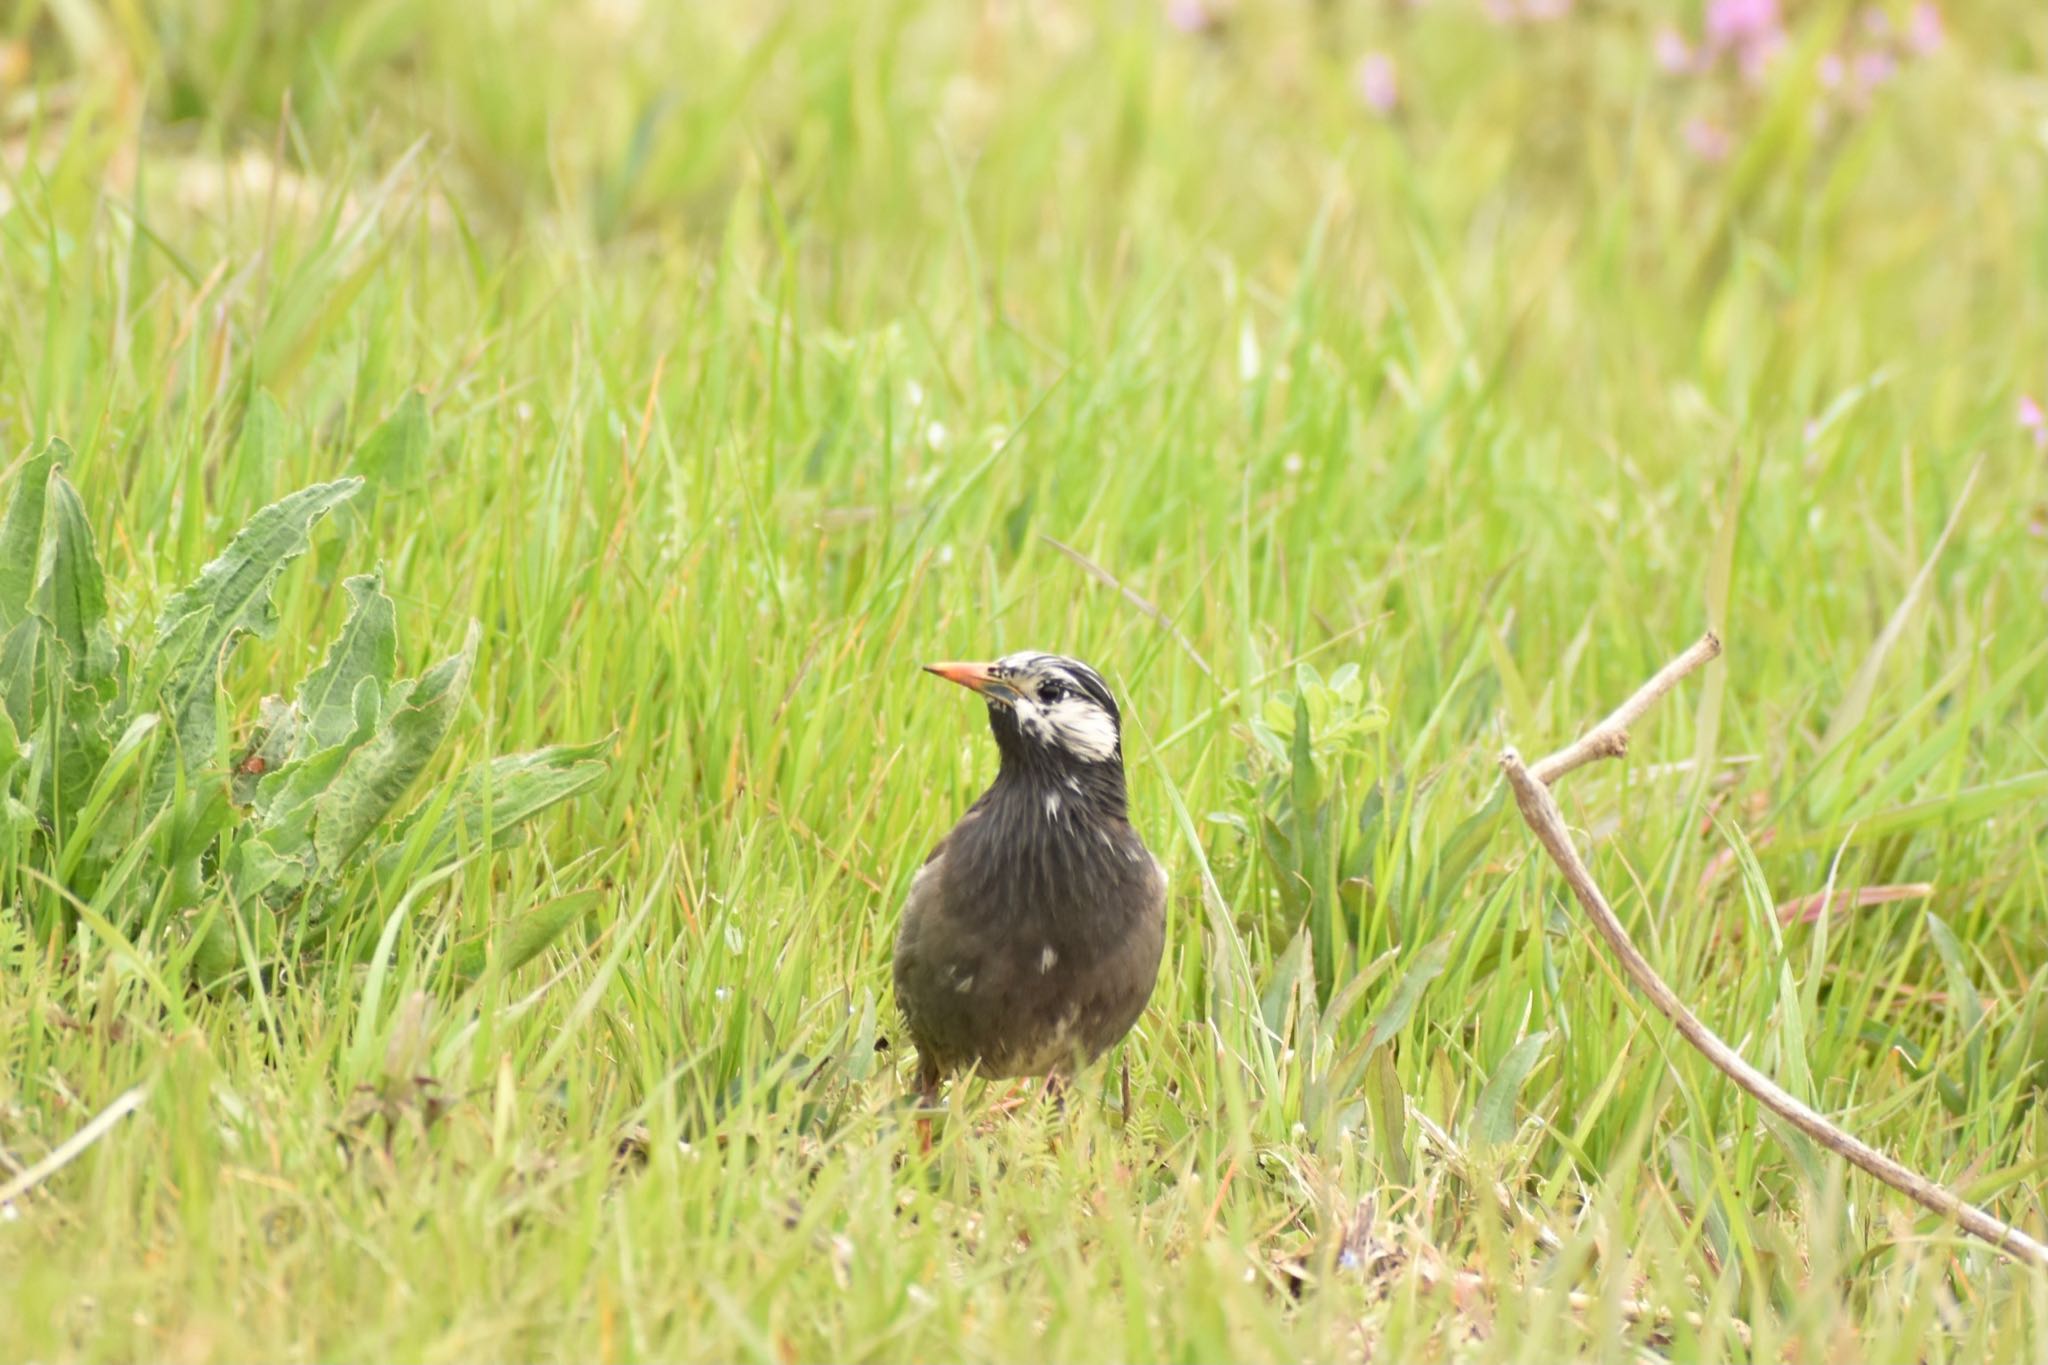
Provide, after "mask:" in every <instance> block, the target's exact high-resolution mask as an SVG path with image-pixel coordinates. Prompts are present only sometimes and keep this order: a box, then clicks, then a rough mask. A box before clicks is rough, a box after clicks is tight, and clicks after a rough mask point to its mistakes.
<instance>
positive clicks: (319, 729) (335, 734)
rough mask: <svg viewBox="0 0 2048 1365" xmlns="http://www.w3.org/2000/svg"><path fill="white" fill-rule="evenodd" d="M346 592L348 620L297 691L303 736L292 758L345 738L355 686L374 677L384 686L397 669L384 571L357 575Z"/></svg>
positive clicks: (392, 614) (352, 717) (352, 714)
mask: <svg viewBox="0 0 2048 1365" xmlns="http://www.w3.org/2000/svg"><path fill="white" fill-rule="evenodd" d="M342 586H343V587H345V588H346V589H347V590H348V596H349V613H348V621H347V623H346V624H344V625H343V626H342V628H341V634H340V636H338V637H337V638H336V639H335V641H334V646H333V648H331V649H329V650H328V651H327V660H326V662H324V663H322V664H321V665H320V667H318V668H316V669H314V670H313V671H312V672H311V673H310V674H308V675H307V676H306V681H305V682H304V683H303V684H301V685H300V687H299V720H300V725H299V732H298V735H297V737H296V739H295V741H294V743H293V745H292V751H291V752H292V756H293V757H302V756H304V755H306V754H310V753H314V752H316V751H318V750H321V749H325V748H327V747H329V746H330V745H335V744H339V743H341V742H342V741H343V740H345V739H347V738H348V736H349V732H350V731H351V730H353V729H354V728H355V703H354V698H355V690H356V684H358V683H359V682H361V681H362V680H363V679H364V678H374V679H375V680H376V682H377V684H378V686H379V687H380V688H381V687H386V686H389V685H390V683H391V679H392V675H393V674H395V673H396V672H397V671H398V618H397V612H396V609H395V608H393V606H392V604H391V599H390V598H389V597H386V596H385V595H384V575H383V574H382V573H374V574H359V575H357V576H356V577H354V578H351V579H349V580H348V582H347V583H345V584H343V585H342Z"/></svg>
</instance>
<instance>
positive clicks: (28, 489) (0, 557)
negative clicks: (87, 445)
mask: <svg viewBox="0 0 2048 1365" xmlns="http://www.w3.org/2000/svg"><path fill="white" fill-rule="evenodd" d="M69 458H71V447H69V446H67V445H65V444H64V443H63V442H62V441H54V440H53V441H51V442H50V443H49V444H48V445H46V446H44V447H43V451H42V454H40V455H37V456H36V457H35V458H34V459H32V460H30V461H29V462H28V463H27V464H26V465H23V466H22V469H21V473H20V474H18V475H16V476H15V480H14V496H13V497H12V498H10V499H9V500H8V503H7V517H6V519H5V520H4V521H0V625H6V626H10V627H11V626H13V625H15V624H16V623H17V622H20V621H23V620H26V619H27V618H28V614H29V611H28V604H29V597H30V595H31V594H32V593H33V592H34V591H35V586H36V559H37V554H38V547H39V546H40V545H41V544H42V542H43V495H44V493H45V492H46V491H47V489H48V487H49V482H50V471H51V470H52V469H54V468H55V467H56V466H57V465H59V464H60V463H62V462H63V461H65V460H68V459H69Z"/></svg>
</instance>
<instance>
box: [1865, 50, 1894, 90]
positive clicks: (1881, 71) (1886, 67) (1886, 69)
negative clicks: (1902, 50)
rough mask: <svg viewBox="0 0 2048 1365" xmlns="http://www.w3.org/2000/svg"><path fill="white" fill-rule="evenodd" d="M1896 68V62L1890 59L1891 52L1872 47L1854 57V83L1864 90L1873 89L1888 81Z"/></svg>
mask: <svg viewBox="0 0 2048 1365" xmlns="http://www.w3.org/2000/svg"><path fill="white" fill-rule="evenodd" d="M1897 70H1898V63H1897V62H1895V61H1893V60H1892V54H1891V53H1889V52H1880V51H1878V50H1877V49H1875V48H1873V49H1872V50H1870V51H1869V52H1864V53H1860V54H1858V56H1857V58H1856V84H1857V86H1858V87H1860V88H1861V89H1864V90H1875V89H1877V87H1879V86H1880V85H1883V84H1884V83H1885V82H1886V81H1889V80H1890V79H1891V78H1892V75H1893V73H1894V72H1896V71H1897Z"/></svg>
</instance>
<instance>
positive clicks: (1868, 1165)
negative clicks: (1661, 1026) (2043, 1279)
mask: <svg viewBox="0 0 2048 1365" xmlns="http://www.w3.org/2000/svg"><path fill="white" fill-rule="evenodd" d="M1720 652H1721V641H1720V640H1719V639H1718V638H1717V637H1716V636H1714V635H1713V634H1711V633H1709V634H1708V635H1706V636H1705V637H1704V638H1703V639H1701V640H1700V641H1699V642H1698V643H1697V644H1695V645H1693V646H1692V648H1690V649H1688V650H1686V651H1685V653H1683V654H1681V655H1679V656H1678V657H1677V658H1676V659H1673V660H1672V661H1671V662H1670V663H1668V664H1666V665H1665V666H1664V668H1663V669H1662V670H1660V671H1659V672H1658V674H1657V675H1656V676H1655V677H1653V678H1651V679H1650V681H1649V682H1647V683H1645V684H1643V686H1642V687H1641V688H1640V689H1639V690H1638V691H1637V692H1636V694H1635V695H1634V696H1632V697H1630V698H1629V699H1628V700H1627V701H1625V702H1623V703H1622V704H1621V706H1620V707H1618V708H1617V709H1616V710H1615V712H1614V714H1612V715H1610V716H1609V717H1607V719H1605V720H1603V721H1601V722H1600V723H1599V724H1598V725H1596V726H1594V727H1593V728H1592V729H1591V730H1589V731H1587V732H1586V734H1585V735H1583V736H1582V737H1581V738H1580V739H1579V740H1578V741H1577V742H1576V743H1574V744H1571V745H1568V746H1566V747H1565V748H1563V749H1560V750H1559V751H1558V752H1556V753H1554V754H1552V755H1550V756H1549V757H1547V758H1543V759H1539V760H1538V761H1537V762H1535V763H1533V764H1530V765H1527V766H1524V765H1523V763H1522V757H1521V755H1520V754H1518V753H1516V752H1515V751H1514V750H1513V749H1508V750H1507V751H1506V752H1505V753H1503V754H1502V755H1501V757H1500V766H1501V770H1502V771H1503V772H1505V773H1506V774H1507V779H1508V785H1509V786H1511V787H1512V788H1513V789H1514V793H1515V804H1516V806H1518V807H1519V808H1520V809H1521V812H1522V819H1523V820H1524V821H1526V822H1527V823H1528V826H1529V828H1530V829H1531V830H1532V831H1534V832H1535V835H1536V838H1537V840H1538V841H1539V842H1540V843H1542V845H1543V848H1544V851H1545V852H1546V853H1548V854H1549V855H1550V860H1551V861H1552V862H1553V863H1555V864H1557V868H1558V871H1560V872H1562V873H1563V874H1564V879H1565V882H1566V884H1567V885H1569V886H1570V887H1571V889H1572V894H1573V895H1575V896H1576V897H1577V898H1578V901H1579V904H1580V905H1582V906H1584V907H1585V910H1586V914H1587V915H1588V916H1589V917H1590V918H1591V919H1592V921H1593V927H1594V928H1595V929H1596V930H1598V931H1599V934H1600V937H1601V938H1603V939H1605V940H1606V942H1607V946H1608V948H1609V949H1611V950H1612V951H1613V953H1614V956H1615V957H1616V958H1617V959H1618V960H1619V961H1620V963H1621V966H1622V969H1623V970H1624V971H1626V972H1627V973H1628V976H1629V979H1630V980H1631V981H1633V982H1635V984H1636V988H1637V989H1638V990H1640V991H1642V993H1643V994H1644V995H1647V996H1648V997H1650V1003H1651V1004H1653V1005H1655V1006H1656V1007H1657V1011H1658V1013H1660V1014H1662V1015H1663V1016H1664V1017H1665V1018H1666V1019H1669V1020H1670V1021H1671V1023H1672V1025H1673V1026H1674V1027H1675V1028H1677V1030H1678V1032H1679V1034H1680V1036H1682V1037H1683V1038H1684V1039H1685V1041H1686V1042H1688V1043H1690V1044H1692V1046H1693V1047H1694V1048H1695V1049H1697V1050H1698V1051H1699V1052H1700V1054H1701V1055H1703V1056H1704V1057H1705V1058H1706V1059H1707V1060H1708V1061H1709V1062H1712V1063H1713V1064H1714V1067H1715V1068H1716V1069H1717V1070H1719V1071H1720V1072H1721V1073H1722V1074H1723V1075H1725V1076H1727V1077H1728V1079H1730V1080H1731V1081H1734V1082H1735V1084H1737V1085H1738V1086H1740V1087H1742V1089H1743V1090H1745V1091H1747V1092H1748V1093H1749V1094H1750V1095H1751V1096H1753V1097H1755V1099H1756V1101H1757V1102H1758V1103H1759V1104H1761V1105H1763V1106H1764V1107H1765V1108H1766V1109H1769V1110H1770V1111H1771V1112H1772V1113H1774V1114H1776V1115H1777V1116H1778V1117H1780V1118H1782V1119H1784V1120H1785V1121H1786V1122H1787V1123H1789V1124H1791V1125H1792V1126H1793V1127H1794V1128H1797V1129H1798V1130H1799V1131H1800V1132H1802V1133H1804V1134H1806V1136H1807V1137H1809V1138H1811V1139H1813V1140H1814V1141H1815V1142H1817V1143H1819V1144H1820V1145H1821V1146H1823V1147H1825V1148H1827V1149H1828V1150H1829V1151H1831V1152H1833V1153H1835V1154H1836V1155H1837V1156H1840V1157H1842V1158H1843V1159H1844V1160H1846V1161H1848V1162H1850V1163H1851V1164H1852V1165H1855V1166H1857V1167H1860V1168H1861V1169H1862V1170H1864V1171H1866V1172H1868V1173H1869V1174H1871V1175H1873V1176H1876V1177H1877V1178H1878V1179H1879V1180H1881V1181H1883V1182H1884V1183H1885V1184H1887V1185H1889V1186H1891V1187H1892V1188H1893V1189H1895V1190H1897V1191H1899V1192H1900V1193H1901V1194H1904V1195H1906V1196H1908V1197H1909V1198H1911V1199H1913V1200H1915V1201H1917V1202H1918V1203H1920V1204H1921V1205H1923V1206H1925V1207H1926V1208H1929V1209H1932V1210H1933V1211H1934V1212H1936V1213H1938V1214H1941V1215H1942V1216H1943V1217H1946V1218H1951V1219H1953V1220H1955V1222H1956V1223H1957V1224H1959V1225H1960V1226H1961V1227H1962V1229H1963V1230H1964V1231H1965V1232H1968V1233H1970V1234H1972V1235H1974V1236H1977V1237H1981V1238H1982V1239H1984V1240H1985V1241H1987V1242H1989V1243H1991V1245H1993V1246H1995V1247H1997V1248H1999V1249H2000V1250H2001V1251H2003V1252H2005V1253H2006V1254H2007V1255H2009V1256H2011V1257H2013V1258H2014V1259H2015V1260H2019V1261H2024V1262H2026V1263H2028V1264H2030V1265H2034V1266H2038V1267H2042V1268H2048V1246H2044V1245H2043V1244H2042V1243H2040V1242H2038V1241H2036V1240H2034V1238H2032V1237H2030V1236H2028V1235H2027V1234H2026V1233H2024V1232H2021V1231H2020V1230H2019V1229H2018V1228H2015V1227H2013V1226H2012V1225H2011V1224H2009V1223H2005V1222H2002V1221H2001V1220H1999V1219H1998V1218H1996V1217H1994V1216H1992V1215H1991V1214H1989V1213H1986V1212H1985V1211H1984V1210H1983V1209H1980V1208H1978V1207H1977V1206H1976V1205H1974V1204H1971V1203H1969V1202H1968V1201H1966V1200H1965V1199H1963V1197H1962V1196H1961V1195H1958V1194H1956V1193H1955V1192H1954V1191H1953V1190H1950V1189H1948V1188H1947V1187H1946V1186H1943V1185H1938V1184H1936V1183H1935V1182H1934V1181H1932V1180H1929V1179H1928V1178H1927V1177H1926V1176H1923V1175H1921V1174H1920V1173H1919V1172H1917V1171H1914V1170H1912V1169H1911V1168H1909V1167H1907V1166H1903V1165H1901V1164H1900V1163H1899V1162H1897V1161H1894V1160H1893V1159H1892V1158H1891V1157H1889V1156H1886V1155H1885V1154H1884V1153H1883V1152H1880V1151H1878V1150H1877V1149H1876V1148H1874V1147H1871V1146H1869V1145H1868V1144H1866V1143H1864V1142H1862V1141H1860V1140H1858V1139H1857V1138H1855V1137H1852V1136H1851V1135H1850V1134H1848V1133H1847V1132H1844V1131H1843V1130H1842V1129H1840V1128H1838V1127H1836V1126H1835V1125H1834V1124H1833V1123H1832V1122H1830V1121H1829V1120H1828V1119H1826V1118H1824V1117H1823V1116H1822V1115H1821V1114H1820V1113H1819V1112H1818V1111H1816V1110H1814V1109H1812V1108H1810V1107H1808V1106H1807V1105H1806V1104H1804V1103H1803V1102H1801V1101H1800V1100H1799V1099H1797V1098H1796V1097H1794V1096H1793V1095H1792V1094H1790V1093H1789V1092H1787V1091H1786V1090H1784V1089H1783V1088H1782V1087H1780V1086H1779V1085H1778V1083H1777V1082H1776V1081H1773V1080H1772V1079H1771V1078H1770V1077H1769V1076H1766V1075H1764V1074H1763V1072H1761V1071H1759V1070H1757V1069H1756V1068H1755V1067H1753V1066H1751V1065H1750V1064H1749V1063H1748V1062H1746V1061H1744V1060H1743V1059H1742V1057H1741V1056H1740V1055H1739V1054H1738V1053H1737V1052H1736V1051H1735V1049H1734V1048H1732V1047H1730V1046H1728V1044H1726V1043H1724V1042H1722V1041H1721V1039H1720V1038H1719V1037H1718V1036H1717V1035H1716V1034H1715V1033H1714V1031H1713V1030H1712V1029H1710V1028H1708V1027H1707V1026H1706V1025H1705V1024H1703V1023H1701V1022H1700V1020H1699V1018H1698V1016H1696V1015H1694V1014H1693V1012H1692V1011H1691V1010H1690V1009H1688V1008H1687V1007H1686V1004H1685V1002H1684V1001H1683V1000H1680V999H1679V998H1678V993H1677V992H1675V991H1673V990H1672V989H1671V987H1670V986H1668V985H1666V984H1665V983H1664V979H1663V978H1662V977H1660V976H1658V975H1657V972H1656V969H1655V968H1653V967H1652V966H1651V965H1650V962H1649V959H1648V958H1645V957H1644V956H1643V955H1642V953H1641V952H1640V951H1639V950H1638V949H1637V948H1636V945H1635V943H1634V942H1633V941H1632V940H1631V939H1630V938H1629V936H1628V930H1626V929H1624V928H1623V927H1622V923H1621V920H1620V918H1619V917H1618V916H1616V915H1615V913H1614V909H1613V907H1612V906H1610V905H1609V904H1608V903H1607V897H1606V896H1605V895H1604V894H1602V893H1601V890H1600V887H1599V885H1598V884H1597V883H1596V882H1595V881H1594V880H1593V874H1592V873H1591V872H1590V871H1588V870H1587V868H1586V864H1585V863H1584V861H1582V860H1581V859H1580V857H1579V854H1578V850H1577V849H1575V848H1574V847H1573V846H1572V840H1571V835H1570V833H1569V832H1568V831H1567V830H1566V828H1565V823H1564V815H1563V813H1562V812H1560V811H1559V810H1558V808H1557V800H1556V798H1555V797H1553V796H1552V795H1551V794H1550V784H1551V783H1554V782H1556V781H1557V779H1558V778H1560V777H1562V776H1564V775H1565V774H1566V773H1568V772H1570V771H1572V770H1573V769H1574V768H1578V767H1582V766H1583V765H1585V764H1587V763H1590V762H1592V761H1594V760H1595V759H1599V758H1611V757H1618V756H1620V755H1622V754H1625V753H1627V752H1628V727H1629V726H1630V725H1632V724H1633V723H1634V722H1635V721H1636V720H1637V719H1639V718H1640V717H1641V716H1642V715H1643V713H1644V712H1645V711H1647V710H1649V708H1650V707H1651V706H1652V705H1653V704H1654V703H1655V702H1656V701H1657V699H1658V698H1660V697H1662V696H1663V695H1664V694H1665V693H1667V692H1669V691H1670V690H1671V689H1672V688H1673V687H1676V686H1677V685H1678V683H1679V682H1680V681H1682V680H1683V679H1684V678H1685V676H1686V675H1687V674H1689V673H1691V672H1692V671H1693V670H1695V669H1697V668H1699V667H1700V666H1701V665H1702V664H1705V663H1707V662H1708V661H1709V660H1711V659H1713V658H1714V657H1715V656H1717V655H1718V654H1720Z"/></svg>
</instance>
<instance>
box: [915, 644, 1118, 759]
mask: <svg viewBox="0 0 2048 1365" xmlns="http://www.w3.org/2000/svg"><path fill="white" fill-rule="evenodd" d="M925 671H926V672H928V673H936V674H938V675H939V676H940V677H942V678H944V679H946V680H947V681H949V682H956V683H959V684H960V685H961V686H962V687H966V688H971V689H973V690H974V691H976V692H979V693H980V694H981V695H982V697H983V699H985V700H986V701H987V702H988V728H989V729H990V730H991V731H992V732H994V734H995V737H996V745H997V747H998V748H1000V749H1001V750H1002V751H1003V762H1004V766H1005V767H1008V766H1009V765H1010V764H1011V763H1012V762H1013V761H1014V762H1015V763H1017V764H1018V765H1020V767H1021V768H1023V769H1025V770H1046V769H1054V770H1068V771H1074V770H1079V771H1081V772H1084V773H1101V772H1102V771H1103V769H1104V766H1105V765H1107V768H1108V770H1109V771H1110V772H1113V773H1114V775H1115V776H1116V777H1117V778H1119V779H1121V778H1122V776H1123V757H1124V752H1123V731H1122V717H1121V716H1120V715H1119V714H1118V712H1117V709H1116V698H1114V697H1112V696H1111V695H1110V694H1109V688H1108V686H1107V685H1106V684H1104V682H1103V681H1102V678H1101V675H1099V674H1097V673H1096V671H1095V670H1094V669H1092V668H1090V667H1089V666H1088V665H1086V664H1084V663H1082V662H1081V661H1080V660H1079V659H1068V658H1063V657H1062V656H1060V655H1058V654H1041V653H1039V652H1037V651H1035V650H1025V651H1023V652H1021V653H1017V654H1006V655H1004V656H1003V657H1002V658H1000V659H997V660H996V661H995V662H994V663H987V664H970V663H945V664H926V665H925Z"/></svg>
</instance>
